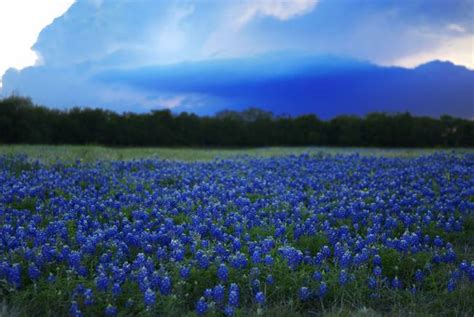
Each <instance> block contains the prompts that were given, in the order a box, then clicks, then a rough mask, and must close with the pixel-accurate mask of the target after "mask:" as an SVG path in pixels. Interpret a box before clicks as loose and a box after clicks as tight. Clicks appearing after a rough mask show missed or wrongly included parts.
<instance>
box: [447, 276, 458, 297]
mask: <svg viewBox="0 0 474 317" xmlns="http://www.w3.org/2000/svg"><path fill="white" fill-rule="evenodd" d="M456 286H457V283H456V280H455V279H454V278H450V279H449V281H448V292H450V293H451V292H454V290H455V289H456Z"/></svg>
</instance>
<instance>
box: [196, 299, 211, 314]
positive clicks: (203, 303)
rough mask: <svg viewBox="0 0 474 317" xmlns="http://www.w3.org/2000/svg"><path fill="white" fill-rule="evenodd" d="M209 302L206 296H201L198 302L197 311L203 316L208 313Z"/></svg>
mask: <svg viewBox="0 0 474 317" xmlns="http://www.w3.org/2000/svg"><path fill="white" fill-rule="evenodd" d="M207 308H208V307H207V303H206V301H205V300H204V298H202V297H201V299H199V300H198V301H197V303H196V313H197V314H198V315H199V316H201V315H205V314H206V313H207Z"/></svg>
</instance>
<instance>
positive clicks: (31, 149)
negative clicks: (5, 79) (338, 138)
mask: <svg viewBox="0 0 474 317" xmlns="http://www.w3.org/2000/svg"><path fill="white" fill-rule="evenodd" d="M438 152H443V153H451V152H454V153H458V154H462V153H474V149H468V148H461V149H460V148H457V149H430V148H429V149H426V148H400V149H390V148H388V149H387V148H353V147H268V148H249V149H218V148H112V147H103V146H92V145H88V146H80V145H77V146H75V145H60V146H50V145H0V155H17V154H25V155H27V156H28V157H29V158H31V159H39V160H42V161H44V162H50V163H51V162H55V161H57V160H60V161H67V162H70V161H75V160H81V161H84V162H91V161H94V160H134V159H150V158H153V159H164V160H182V161H207V160H212V159H215V158H231V157H236V156H242V155H249V156H255V157H273V156H282V155H298V154H303V153H308V154H318V153H324V154H351V153H359V154H361V155H377V156H386V157H397V156H400V157H414V156H419V155H428V154H433V153H438Z"/></svg>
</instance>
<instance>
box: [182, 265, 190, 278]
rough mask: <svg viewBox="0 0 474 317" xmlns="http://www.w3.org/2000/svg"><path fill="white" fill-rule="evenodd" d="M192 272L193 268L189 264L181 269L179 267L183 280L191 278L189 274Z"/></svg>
mask: <svg viewBox="0 0 474 317" xmlns="http://www.w3.org/2000/svg"><path fill="white" fill-rule="evenodd" d="M190 273H191V269H190V268H189V267H187V266H182V267H181V268H180V269H179V276H180V277H181V278H182V279H183V280H187V279H188V278H189V275H190Z"/></svg>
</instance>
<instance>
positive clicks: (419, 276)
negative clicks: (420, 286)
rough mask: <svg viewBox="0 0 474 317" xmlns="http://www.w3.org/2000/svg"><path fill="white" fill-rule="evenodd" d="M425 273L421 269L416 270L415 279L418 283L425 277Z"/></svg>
mask: <svg viewBox="0 0 474 317" xmlns="http://www.w3.org/2000/svg"><path fill="white" fill-rule="evenodd" d="M424 277H425V275H424V274H423V271H421V270H420V269H418V270H416V272H415V280H416V281H417V282H418V283H421V282H422V281H423V279H424Z"/></svg>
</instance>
